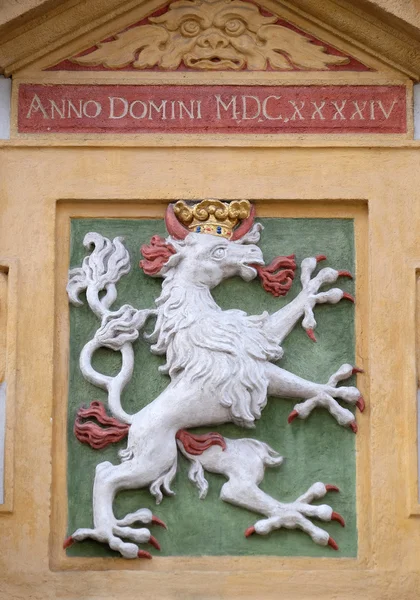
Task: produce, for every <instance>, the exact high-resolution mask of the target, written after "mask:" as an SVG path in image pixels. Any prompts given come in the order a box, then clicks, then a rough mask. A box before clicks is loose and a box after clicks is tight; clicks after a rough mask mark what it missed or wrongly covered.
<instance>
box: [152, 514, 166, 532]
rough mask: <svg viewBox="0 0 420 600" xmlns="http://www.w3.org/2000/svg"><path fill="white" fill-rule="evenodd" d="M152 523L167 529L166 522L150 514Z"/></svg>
mask: <svg viewBox="0 0 420 600" xmlns="http://www.w3.org/2000/svg"><path fill="white" fill-rule="evenodd" d="M152 523H153V525H159V527H163V528H164V529H168V528H167V526H166V523H164V522H163V521H161V519H158V517H155V515H152Z"/></svg>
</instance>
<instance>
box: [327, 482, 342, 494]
mask: <svg viewBox="0 0 420 600" xmlns="http://www.w3.org/2000/svg"><path fill="white" fill-rule="evenodd" d="M325 489H326V490H327V492H339V491H340V488H338V487H337V486H336V485H331V484H330V483H327V485H326V486H325Z"/></svg>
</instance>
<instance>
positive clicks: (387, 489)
mask: <svg viewBox="0 0 420 600" xmlns="http://www.w3.org/2000/svg"><path fill="white" fill-rule="evenodd" d="M32 143H33V146H32V147H28V146H26V145H25V142H21V143H20V142H14V143H12V142H10V143H5V144H4V145H3V147H2V148H0V197H1V207H2V211H1V221H0V226H1V236H0V264H3V262H7V261H9V262H10V261H11V262H10V264H17V266H18V273H19V275H18V284H17V286H16V288H13V294H11V296H13V297H10V298H9V302H10V303H11V304H10V305H11V306H12V305H14V306H15V307H16V309H17V315H18V318H17V321H16V335H17V345H16V346H15V347H16V352H17V354H16V369H17V380H16V395H15V404H14V413H15V414H14V427H13V430H14V466H13V482H12V481H9V483H8V485H10V486H12V485H13V488H14V503H13V509H12V512H9V513H6V512H5V513H3V514H0V540H1V541H0V547H1V552H0V581H1V583H0V598H1V599H2V600H3V599H4V600H6V599H7V600H9V598H22V599H23V598H25V599H26V598H43V599H44V598H45V599H47V598H51V599H52V598H63V599H66V600H67V599H75V598H89V599H98V600H104V599H106V598H109V599H111V598H117V597H121V598H126V599H130V598H133V599H134V598H139V597H145V598H159V599H169V598H170V599H174V598H182V600H184V599H189V598H191V599H196V598H209V599H210V598H211V599H216V598H217V599H219V598H238V599H239V598H240V599H241V600H242V599H246V598H253V599H254V598H258V599H260V598H264V599H265V598H279V597H284V598H287V599H294V598H296V599H297V598H299V599H303V598H305V599H306V598H308V599H311V600H312V599H316V598H322V599H323V600H326V599H331V600H332V599H333V598H340V600H347V599H350V598H352V599H353V598H354V599H356V598H357V599H360V598H369V599H376V598H377V599H378V600H379V599H380V600H384V598H389V599H392V598H402V599H406V600H414V599H415V598H416V597H417V594H418V590H419V583H420V518H419V517H420V510H419V504H418V501H417V496H416V493H417V492H416V488H417V476H416V469H417V457H416V315H415V307H416V269H417V268H420V243H419V233H418V232H419V231H420V196H419V194H420V192H419V190H420V170H419V168H418V162H419V161H418V159H419V148H418V146H417V144H416V143H414V142H411V143H410V142H405V143H404V142H400V143H399V144H398V146H394V147H386V146H384V145H377V147H370V148H369V147H345V143H343V142H340V143H339V142H336V146H335V147H323V145H321V144H318V145H317V146H316V145H315V144H312V147H311V146H309V143H310V142H308V144H306V147H305V143H304V142H302V143H301V146H302V147H292V144H291V147H283V148H264V147H261V148H252V147H250V148H223V147H209V148H198V147H197V148H182V147H178V148H177V147H168V148H157V147H155V148H147V147H143V148H142V147H125V148H124V147H99V145H98V146H97V147H89V146H87V147H83V146H71V145H68V146H64V145H57V146H56V147H47V146H44V145H39V146H37V145H36V143H35V142H32ZM378 144H379V143H378ZM192 165H193V166H192ZM210 189H211V195H212V196H213V197H220V198H231V199H233V198H249V199H250V200H254V201H257V202H259V206H260V209H259V211H260V214H261V215H263V214H265V213H267V214H272V213H273V211H275V213H276V214H279V215H281V214H284V215H285V216H293V215H296V216H316V215H319V216H326V215H328V214H330V215H332V216H334V215H336V216H337V215H345V214H347V215H354V216H356V219H359V221H356V222H357V223H359V225H358V226H357V227H356V231H357V235H358V236H359V237H360V239H359V242H358V243H359V246H358V247H359V248H360V249H361V250H360V252H362V253H363V259H364V264H365V265H366V267H367V268H366V270H364V273H365V274H364V275H363V277H365V278H366V279H365V280H364V281H362V282H361V283H360V285H361V286H364V287H363V289H364V290H367V293H366V292H365V293H363V294H361V295H360V294H359V295H358V303H357V305H356V315H357V322H358V340H357V344H358V345H357V354H358V362H359V363H362V364H363V366H364V367H365V369H366V376H365V377H364V378H363V382H362V385H363V386H364V387H363V391H364V392H365V393H366V397H367V400H368V405H367V406H368V408H367V410H366V412H365V413H364V414H363V415H362V416H361V417H359V419H358V420H359V426H360V429H359V434H358V442H357V444H358V446H357V451H358V459H357V460H358V475H357V476H358V484H357V485H358V528H359V540H360V541H359V557H358V558H357V559H354V560H353V559H321V560H319V559H317V560H316V559H305V558H299V559H293V558H287V559H284V558H279V559H273V558H270V559H268V558H267V559H266V558H264V557H258V558H251V557H244V558H240V559H235V558H230V559H228V560H225V559H224V560H222V561H220V560H219V559H217V558H195V559H193V558H191V559H173V558H155V559H154V560H153V561H150V562H148V561H143V562H142V561H135V563H131V562H127V561H123V560H118V559H117V560H109V561H107V562H106V564H102V563H100V562H99V563H95V565H94V567H93V568H92V566H90V565H88V564H85V565H84V564H83V560H82V562H80V561H78V562H76V563H73V564H74V566H73V567H72V566H69V564H67V563H66V562H65V561H64V562H63V559H64V551H63V550H62V549H61V542H62V539H63V536H64V531H62V530H61V529H62V527H61V524H62V523H63V521H64V520H65V514H64V513H63V511H64V506H65V503H60V502H57V499H59V498H60V494H61V493H62V482H63V477H64V474H63V467H62V464H63V463H62V453H63V444H62V433H63V419H64V418H65V406H66V393H67V389H66V380H65V377H63V371H62V369H61V367H60V365H61V366H62V364H63V361H64V362H65V361H66V359H67V355H66V344H67V340H66V322H67V314H66V311H65V309H64V308H63V307H64V304H63V302H64V300H63V299H64V284H65V269H66V268H67V265H68V243H67V242H68V240H67V239H66V237H65V235H64V232H65V225H64V224H63V223H64V222H65V219H66V218H67V217H68V215H69V214H73V215H79V216H88V215H91V216H105V217H106V216H117V215H120V216H142V215H143V216H152V215H153V214H155V215H157V214H161V213H163V207H164V203H165V202H167V201H169V200H172V199H177V198H200V197H205V196H207V195H208V194H209V190H210ZM268 201H269V202H268ZM2 261H3V262H2ZM359 275H360V273H359ZM363 277H362V279H363ZM12 346H13V344H12ZM13 347H14V346H13ZM10 351H12V350H10ZM8 448H9V450H11V444H10V440H9V445H8ZM145 562H147V564H145ZM70 564H71V563H70ZM75 568H78V569H80V571H77V572H76V571H75V570H74V569H75ZM104 569H110V570H108V571H106V572H104ZM215 571H218V573H217V574H215Z"/></svg>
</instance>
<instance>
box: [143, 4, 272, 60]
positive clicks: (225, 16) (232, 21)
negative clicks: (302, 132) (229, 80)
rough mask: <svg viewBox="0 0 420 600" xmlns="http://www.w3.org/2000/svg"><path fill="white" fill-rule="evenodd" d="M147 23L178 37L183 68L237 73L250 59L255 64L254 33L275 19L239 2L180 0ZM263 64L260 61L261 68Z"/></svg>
mask: <svg viewBox="0 0 420 600" xmlns="http://www.w3.org/2000/svg"><path fill="white" fill-rule="evenodd" d="M150 20H151V21H152V22H154V23H160V24H162V25H164V26H165V27H166V29H167V30H168V31H170V32H171V33H172V35H173V36H174V37H175V36H177V41H178V44H179V46H178V48H179V50H180V51H181V52H180V54H181V55H182V59H183V61H184V64H185V66H187V67H190V68H192V69H203V70H208V69H218V70H226V69H234V70H239V69H243V68H244V67H245V65H246V64H247V62H249V60H250V59H252V58H253V57H254V60H253V61H252V62H254V63H255V58H256V52H255V47H256V45H257V32H258V31H259V29H260V28H261V27H263V26H264V25H268V24H272V23H275V22H276V20H277V19H276V17H263V16H262V15H261V14H260V12H259V10H258V8H257V7H256V6H255V5H254V4H250V3H247V2H242V1H241V0H230V1H226V0H214V1H213V2H208V3H204V2H200V1H199V0H192V1H189V0H180V1H179V2H175V3H173V4H172V5H171V9H170V10H169V11H168V12H167V13H165V14H164V15H162V16H160V17H157V18H155V19H150ZM173 49H174V48H173ZM180 58H181V56H180ZM258 62H261V61H258ZM264 62H265V60H264V59H262V63H263V64H262V65H261V67H263V66H264Z"/></svg>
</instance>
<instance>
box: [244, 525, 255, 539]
mask: <svg viewBox="0 0 420 600" xmlns="http://www.w3.org/2000/svg"><path fill="white" fill-rule="evenodd" d="M253 533H255V527H254V526H253V525H252V527H248V529H245V537H249V536H250V535H252V534H253Z"/></svg>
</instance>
